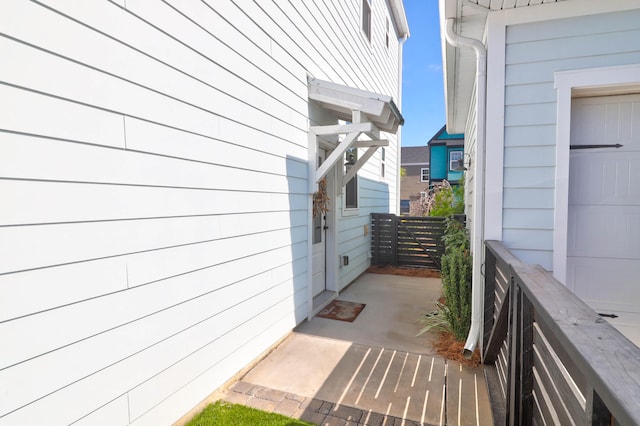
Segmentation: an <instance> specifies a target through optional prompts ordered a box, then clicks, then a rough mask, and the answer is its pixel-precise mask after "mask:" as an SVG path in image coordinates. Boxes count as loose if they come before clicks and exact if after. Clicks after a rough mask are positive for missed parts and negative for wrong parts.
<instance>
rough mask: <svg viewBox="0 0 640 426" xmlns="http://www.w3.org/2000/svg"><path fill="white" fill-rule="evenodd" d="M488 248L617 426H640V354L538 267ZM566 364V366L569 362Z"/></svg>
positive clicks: (491, 245) (493, 245)
mask: <svg viewBox="0 0 640 426" xmlns="http://www.w3.org/2000/svg"><path fill="white" fill-rule="evenodd" d="M487 247H488V248H489V249H490V250H491V251H492V253H494V254H495V255H496V257H500V258H502V259H503V260H505V261H507V262H508V263H509V264H510V265H511V267H512V273H513V276H514V277H515V278H516V282H517V283H518V285H519V286H520V288H521V289H522V290H523V291H524V293H525V295H526V296H527V298H528V299H529V301H530V302H531V304H532V305H533V307H534V311H535V318H536V321H537V322H539V323H541V325H543V326H544V328H545V329H546V330H547V331H548V332H550V333H551V335H552V337H553V340H554V341H555V342H556V343H557V344H559V345H561V348H558V349H561V352H564V353H566V355H567V356H568V357H569V359H570V361H571V363H572V364H573V366H574V367H575V368H577V369H578V370H579V371H580V372H581V373H582V374H583V375H584V378H585V380H586V382H587V383H588V385H589V387H592V388H593V389H594V390H595V392H596V393H597V394H598V396H599V397H600V399H601V400H602V402H604V404H605V405H606V406H607V408H608V409H609V411H610V412H611V414H613V416H614V417H615V418H616V420H617V421H618V423H619V424H623V425H624V424H629V425H631V424H638V425H640V348H638V347H637V346H636V345H634V344H633V343H632V342H631V341H629V339H627V338H626V337H625V336H624V335H622V333H620V332H619V331H618V330H617V329H615V328H614V327H613V326H612V325H611V324H609V323H608V322H607V321H606V320H604V319H603V318H602V317H600V315H598V314H597V313H596V312H595V311H594V310H593V309H591V308H590V307H589V306H588V305H587V304H586V303H584V302H583V301H582V300H581V299H579V298H578V297H577V296H576V295H575V294H573V293H572V292H571V291H570V290H569V289H568V288H566V287H565V286H564V285H562V284H561V283H560V282H559V281H557V280H556V279H555V278H554V277H553V276H552V275H551V274H550V273H549V272H547V271H545V270H544V269H543V268H542V267H540V266H538V265H527V264H524V263H522V262H521V261H520V260H519V259H518V258H517V257H515V256H514V255H513V254H512V253H511V252H509V250H508V249H506V248H505V247H504V246H503V245H502V243H500V242H496V241H487ZM565 361H566V360H565Z"/></svg>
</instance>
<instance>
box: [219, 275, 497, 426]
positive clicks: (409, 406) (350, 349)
mask: <svg viewBox="0 0 640 426" xmlns="http://www.w3.org/2000/svg"><path fill="white" fill-rule="evenodd" d="M439 295H440V280H439V279H433V278H413V277H402V276H395V275H378V274H365V275H363V276H361V277H360V278H359V279H358V280H356V282H354V283H353V284H352V285H351V286H350V287H349V288H348V289H347V290H346V291H344V292H343V293H342V294H341V295H340V297H339V298H340V299H341V300H348V301H352V302H359V303H366V305H367V306H366V307H365V309H364V310H363V311H362V313H361V314H360V315H359V316H358V318H357V319H356V320H355V321H354V322H353V323H348V322H343V321H336V320H330V319H324V318H317V317H316V318H313V319H312V320H311V321H309V322H306V323H303V324H301V325H300V326H299V327H298V328H297V329H296V330H295V331H294V332H293V333H292V334H291V335H290V336H289V338H287V339H286V340H285V341H284V342H283V343H282V344H281V345H280V346H279V347H278V348H276V349H275V350H274V351H273V352H272V353H271V354H270V355H269V356H268V357H266V358H265V359H264V360H263V361H262V362H260V363H259V364H258V365H256V366H255V367H254V368H253V369H252V370H251V371H249V373H247V374H246V375H245V376H244V377H243V378H242V379H241V380H240V381H238V382H237V383H235V384H234V385H233V386H232V387H231V388H230V389H229V390H228V391H227V393H226V395H225V398H224V399H225V400H227V401H229V402H235V403H242V404H245V405H248V406H252V407H255V408H259V409H262V410H267V411H275V412H279V413H282V414H285V415H288V416H291V417H295V418H300V419H303V420H307V421H310V422H312V423H315V424H321V425H383V424H384V425H418V424H425V425H444V424H447V425H463V424H464V425H466V424H469V425H485V424H487V425H489V424H493V421H492V418H491V413H490V408H489V401H488V396H487V391H486V384H485V381H484V375H483V374H482V369H481V368H480V369H470V368H467V367H462V366H461V365H460V364H458V363H455V362H451V361H447V360H444V359H442V358H440V357H438V356H437V355H436V354H435V351H434V350H433V347H432V342H433V341H434V339H435V335H434V334H425V335H423V336H420V337H415V335H416V333H417V332H418V331H419V329H420V326H419V325H418V324H417V323H416V319H417V318H418V317H419V316H420V315H421V314H423V313H425V312H428V311H431V310H433V309H434V308H435V307H434V303H433V302H434V301H435V300H436V299H437V298H438V296H439Z"/></svg>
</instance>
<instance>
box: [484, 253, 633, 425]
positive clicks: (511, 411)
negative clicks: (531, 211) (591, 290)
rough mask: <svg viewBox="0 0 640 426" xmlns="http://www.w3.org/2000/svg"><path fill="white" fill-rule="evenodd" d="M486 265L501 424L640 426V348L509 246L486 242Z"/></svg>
mask: <svg viewBox="0 0 640 426" xmlns="http://www.w3.org/2000/svg"><path fill="white" fill-rule="evenodd" d="M485 265H486V268H487V269H486V274H485V277H486V281H485V295H491V297H492V298H493V306H488V305H485V308H486V310H485V318H486V319H487V320H486V321H485V323H484V324H485V327H487V326H490V329H489V330H487V329H485V333H484V336H483V337H484V339H483V347H482V359H483V362H484V363H485V364H487V365H488V368H489V371H495V374H491V375H487V380H488V384H489V389H493V390H494V391H492V392H491V399H492V406H493V407H494V410H495V411H498V412H499V413H501V415H498V416H496V412H495V411H494V419H495V420H496V424H508V425H531V424H563V425H564V424H576V425H582V424H585V425H587V424H588V425H613V424H640V398H638V395H640V348H638V347H637V346H635V345H634V344H633V343H631V342H630V341H629V340H628V339H627V338H626V337H624V336H623V335H622V334H621V333H620V332H619V331H618V330H616V329H615V328H614V327H613V326H611V325H610V324H609V323H607V322H606V321H605V320H604V319H603V318H601V317H600V316H599V315H598V314H597V313H596V312H595V311H593V310H592V309H591V308H589V307H588V306H587V305H586V304H585V303H584V302H582V301H581V300H580V299H579V298H578V297H577V296H575V295H574V294H573V293H571V291H569V290H568V289H567V288H566V287H565V286H563V285H562V284H561V283H559V282H558V281H556V280H555V279H554V278H553V276H552V275H551V274H549V273H548V272H546V271H544V270H543V269H542V268H541V267H540V266H535V265H527V264H524V263H522V262H520V261H519V260H518V259H517V258H516V257H515V256H513V255H512V254H511V253H510V252H509V251H508V250H506V248H505V247H504V246H503V245H502V244H501V243H499V242H496V241H487V242H486V253H485ZM499 269H500V270H501V271H499ZM503 275H504V277H505V278H507V280H508V286H507V288H506V290H505V291H504V295H505V297H504V298H503V299H502V300H500V299H501V298H500V297H499V296H498V294H500V293H502V290H498V287H502V284H503V283H504V282H505V279H504V278H502V277H501V276H503ZM505 311H506V313H505ZM505 318H506V320H505ZM505 324H506V325H505ZM496 389H497V391H496ZM496 407H497V408H496Z"/></svg>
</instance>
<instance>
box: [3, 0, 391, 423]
mask: <svg viewBox="0 0 640 426" xmlns="http://www.w3.org/2000/svg"><path fill="white" fill-rule="evenodd" d="M123 4H124V2H119V3H114V2H107V1H94V2H60V1H54V0H50V1H49V0H47V1H42V2H39V3H33V2H23V1H18V0H9V1H6V2H3V3H2V5H1V6H0V33H1V35H0V53H1V54H2V57H3V59H4V60H3V64H2V66H1V67H0V99H2V102H0V196H1V197H2V200H3V208H2V209H0V257H1V258H2V259H3V261H2V263H1V264H0V341H2V348H3V349H2V350H1V351H0V424H1V425H5V424H6V425H15V424H36V423H38V424H39V423H43V424H44V423H46V424H68V423H72V422H76V421H78V422H79V423H80V424H91V425H95V424H109V425H113V424H129V423H131V424H153V425H157V424H170V423H171V422H173V421H175V420H176V419H178V418H179V417H181V416H182V415H183V414H184V413H186V412H187V411H188V410H189V409H190V408H192V407H193V406H194V405H196V404H197V403H198V402H199V401H201V400H202V399H203V398H204V397H206V396H207V395H208V394H209V393H210V392H212V391H213V390H215V388H216V387H218V386H219V385H221V384H222V383H224V382H225V381H226V380H228V379H229V378H230V377H231V376H232V375H233V374H234V373H235V372H237V371H239V370H240V369H241V368H243V367H244V366H245V365H246V364H247V363H249V362H250V361H251V360H253V359H254V358H255V357H257V356H258V355H259V354H260V353H262V352H263V351H264V350H265V349H267V348H268V347H269V346H270V345H272V344H273V343H274V342H276V341H277V340H278V339H279V338H281V337H282V336H283V335H285V334H286V333H287V332H288V331H289V330H290V329H291V328H292V327H293V326H295V325H296V324H297V323H299V322H300V321H302V320H303V319H304V318H305V316H306V314H307V306H306V303H307V288H306V282H307V278H306V275H307V271H306V265H307V262H306V256H307V253H306V250H307V220H308V212H307V199H308V194H307V188H308V183H307V164H306V158H307V129H308V103H307V76H308V75H313V76H315V77H318V78H322V79H329V80H332V81H335V82H337V83H341V84H348V85H352V86H356V87H360V88H363V89H367V90H371V91H376V92H381V93H385V94H389V95H392V96H395V97H396V98H397V95H398V93H397V88H398V73H397V71H398V66H397V65H398V46H397V42H396V39H395V37H394V35H393V33H392V43H391V45H390V48H389V51H387V49H386V47H385V46H384V16H385V15H386V14H387V11H386V6H385V5H384V4H383V2H374V5H375V7H374V9H375V11H374V25H373V28H374V34H373V40H372V43H371V45H369V43H368V42H366V40H365V39H364V37H363V36H362V34H361V33H360V10H359V8H360V2H359V1H350V2H342V1H338V0H334V1H329V0H327V1H325V2H298V1H293V0H292V1H290V2H288V1H278V2H262V1H261V2H241V3H240V2H235V1H231V0H215V1H213V0H211V1H203V2H199V1H188V2H187V1H177V0H175V1H174V0H170V1H167V2H148V1H143V0H128V1H127V2H126V8H124V7H122V5H123ZM391 141H392V144H396V140H395V139H394V138H391ZM393 146H394V148H393V149H387V160H386V167H387V178H385V179H380V178H379V177H378V178H376V179H373V176H374V175H375V170H376V166H375V164H376V160H375V158H374V160H372V165H368V166H367V167H366V168H365V169H364V170H363V172H362V175H363V177H364V176H369V177H371V181H372V182H371V183H364V182H363V185H362V189H361V194H362V198H361V205H362V208H361V209H360V214H359V215H358V216H357V217H355V218H353V220H354V221H355V222H363V224H364V223H368V222H365V219H366V220H367V221H368V220H369V217H368V215H369V213H370V211H388V204H389V200H390V199H395V178H393V176H394V174H395V169H396V168H397V165H396V163H397V159H396V158H395V152H396V149H395V146H397V145H393ZM378 167H379V166H378ZM364 180H365V179H363V180H362V181H364ZM350 220H351V219H350ZM356 227H360V228H359V229H361V228H362V227H361V224H360V223H358V224H355V223H354V224H351V223H350V224H349V225H345V226H344V229H345V230H346V231H350V230H352V229H355V228H356ZM356 240H358V239H356ZM365 240H366V239H365V238H364V237H362V236H361V237H360V238H359V240H358V243H356V244H353V247H352V248H350V249H349V250H353V253H356V254H357V256H362V253H365V254H364V258H366V253H367V252H368V246H367V243H366V242H364V241H365ZM345 244H348V243H347V242H345ZM365 246H367V247H366V249H365ZM345 250H346V249H345ZM355 270H356V269H355V268H354V271H355Z"/></svg>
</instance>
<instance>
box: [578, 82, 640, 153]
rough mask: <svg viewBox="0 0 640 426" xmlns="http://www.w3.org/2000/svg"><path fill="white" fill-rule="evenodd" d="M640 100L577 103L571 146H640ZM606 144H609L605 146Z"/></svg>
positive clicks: (613, 98)
mask: <svg viewBox="0 0 640 426" xmlns="http://www.w3.org/2000/svg"><path fill="white" fill-rule="evenodd" d="M639 135H640V96H639V95H623V96H609V97H599V98H582V99H576V100H575V101H574V105H573V107H572V114H571V144H572V145H588V144H602V143H606V144H616V143H619V144H622V145H624V147H623V150H628V149H636V150H637V149H638V148H639V145H640V143H639V142H640V139H639V138H638V136H639ZM604 141H606V142H604Z"/></svg>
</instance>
